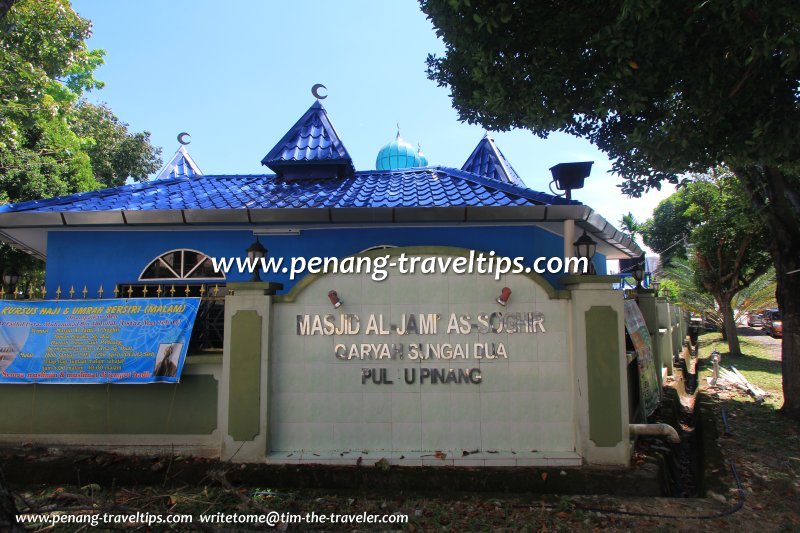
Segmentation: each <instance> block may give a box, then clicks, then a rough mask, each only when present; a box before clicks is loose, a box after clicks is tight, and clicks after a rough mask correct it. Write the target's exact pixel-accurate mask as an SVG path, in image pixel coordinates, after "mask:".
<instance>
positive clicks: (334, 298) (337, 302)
mask: <svg viewBox="0 0 800 533" xmlns="http://www.w3.org/2000/svg"><path fill="white" fill-rule="evenodd" d="M328 300H330V301H331V304H332V305H333V308H334V309H339V308H340V307H341V306H342V300H341V299H340V298H339V295H338V294H336V291H328Z"/></svg>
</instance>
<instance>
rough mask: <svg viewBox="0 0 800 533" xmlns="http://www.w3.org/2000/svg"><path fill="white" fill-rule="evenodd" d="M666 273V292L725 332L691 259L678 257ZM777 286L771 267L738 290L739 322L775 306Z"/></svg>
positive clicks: (736, 316) (734, 302)
mask: <svg viewBox="0 0 800 533" xmlns="http://www.w3.org/2000/svg"><path fill="white" fill-rule="evenodd" d="M663 274H664V276H665V277H664V279H662V283H661V291H662V294H664V293H665V292H666V291H669V294H670V298H671V299H672V301H675V302H677V303H679V304H680V305H681V307H683V309H684V310H687V311H691V312H692V313H695V314H697V315H702V316H703V317H705V318H706V320H708V321H709V322H711V323H712V324H714V325H715V326H716V327H717V328H718V329H719V330H720V331H721V332H723V334H724V332H725V329H724V328H725V320H724V318H723V316H722V314H721V313H720V309H719V307H718V305H717V304H716V301H715V300H714V297H713V296H711V294H709V293H708V291H706V290H705V288H704V287H701V286H698V284H697V276H696V272H695V268H694V265H692V263H691V261H689V260H688V259H680V258H675V259H674V260H673V262H672V264H671V265H670V266H669V267H667V268H665V269H664V272H663ZM775 287H776V284H775V271H774V270H773V269H770V270H769V271H768V272H766V273H765V274H762V275H761V276H759V277H758V278H756V279H755V280H754V281H753V282H752V283H751V284H750V285H748V286H747V287H746V288H744V289H742V290H741V291H740V292H738V293H737V294H736V295H735V296H734V297H733V300H732V307H733V308H734V309H735V313H734V320H735V321H737V322H738V321H739V320H740V319H741V318H742V317H744V316H746V315H747V314H748V313H751V312H756V311H761V310H764V309H767V308H771V307H775ZM729 349H730V346H729Z"/></svg>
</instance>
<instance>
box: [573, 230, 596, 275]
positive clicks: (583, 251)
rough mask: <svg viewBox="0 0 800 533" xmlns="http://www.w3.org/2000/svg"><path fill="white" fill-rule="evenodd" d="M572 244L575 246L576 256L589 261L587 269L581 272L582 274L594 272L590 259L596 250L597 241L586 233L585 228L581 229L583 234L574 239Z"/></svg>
mask: <svg viewBox="0 0 800 533" xmlns="http://www.w3.org/2000/svg"><path fill="white" fill-rule="evenodd" d="M573 245H574V246H575V255H576V256H577V257H578V258H586V259H587V262H588V263H589V268H588V270H586V271H585V272H583V274H596V273H597V271H596V270H595V268H594V262H593V261H592V259H593V258H594V254H595V252H597V243H596V242H594V241H593V240H592V238H591V237H589V236H588V235H587V234H586V230H583V235H581V236H580V237H578V240H577V241H575V242H574V243H573Z"/></svg>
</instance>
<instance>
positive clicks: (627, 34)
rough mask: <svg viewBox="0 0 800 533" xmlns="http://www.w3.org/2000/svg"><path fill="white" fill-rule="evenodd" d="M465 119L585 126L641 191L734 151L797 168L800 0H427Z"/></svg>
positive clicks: (495, 125) (572, 128)
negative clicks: (598, 0) (601, 1)
mask: <svg viewBox="0 0 800 533" xmlns="http://www.w3.org/2000/svg"><path fill="white" fill-rule="evenodd" d="M421 4H422V8H423V10H424V11H425V12H426V13H427V14H428V16H429V17H430V18H431V20H432V21H433V23H434V26H435V27H436V28H437V34H438V35H439V36H440V37H441V38H442V39H443V40H444V44H445V47H446V54H445V56H443V57H436V56H429V58H428V73H429V76H430V77H431V78H432V79H434V80H435V81H437V82H438V83H439V84H440V85H443V86H447V87H448V88H450V90H451V93H452V97H453V104H454V106H455V108H456V109H457V110H458V112H459V114H460V116H461V118H462V119H464V120H467V121H469V122H475V123H479V124H481V125H483V126H484V127H488V128H491V129H497V130H507V129H509V128H515V127H517V128H526V129H529V130H531V131H533V132H534V133H536V134H537V135H540V136H542V137H546V136H547V135H548V133H549V132H551V131H563V132H566V133H570V134H573V135H577V136H580V137H585V138H587V139H589V140H590V141H591V142H592V143H594V144H595V145H597V146H598V147H599V148H600V149H602V150H603V151H604V152H606V153H607V154H608V155H609V156H610V157H611V158H612V160H613V162H614V166H613V170H614V171H615V172H616V173H618V174H619V175H621V176H623V177H624V178H626V179H627V180H628V181H627V182H626V184H625V187H624V189H625V191H626V192H631V193H636V194H638V193H641V192H643V191H644V190H645V189H646V188H648V187H656V188H659V187H660V183H661V181H662V180H664V179H667V180H669V181H671V182H677V180H678V176H679V175H681V174H683V173H684V172H687V171H694V172H704V171H706V170H707V169H708V168H711V167H714V166H716V165H717V164H718V163H720V162H722V161H728V160H730V159H731V158H735V159H736V160H737V162H739V163H740V164H748V163H750V164H765V163H769V164H772V165H776V166H781V167H784V168H786V169H793V170H794V171H795V173H796V171H797V169H798V161H797V155H798V150H797V147H798V139H800V110H798V106H797V90H798V89H797V87H798V69H799V68H800V32H798V21H800V4H798V3H797V2H767V1H754V2H746V1H737V2H707V1H686V0H684V1H680V2H677V3H676V2H666V1H657V0H656V1H651V0H648V1H643V0H616V1H613V2H610V3H604V4H603V5H602V6H601V5H599V4H597V3H594V2H578V3H576V2H572V1H568V0H561V1H559V0H556V1H529V2H511V1H494V0H421Z"/></svg>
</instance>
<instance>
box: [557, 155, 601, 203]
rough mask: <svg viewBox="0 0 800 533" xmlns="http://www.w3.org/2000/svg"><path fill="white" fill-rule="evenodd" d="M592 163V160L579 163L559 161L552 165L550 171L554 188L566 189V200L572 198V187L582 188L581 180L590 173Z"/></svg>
mask: <svg viewBox="0 0 800 533" xmlns="http://www.w3.org/2000/svg"><path fill="white" fill-rule="evenodd" d="M592 164H594V161H582V162H579V163H559V164H557V165H556V166H554V167H550V173H551V174H552V175H553V181H554V182H555V184H556V188H557V189H559V190H561V191H567V200H571V199H572V194H571V191H572V190H573V189H582V188H583V180H585V179H586V178H588V177H589V174H591V172H592Z"/></svg>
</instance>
